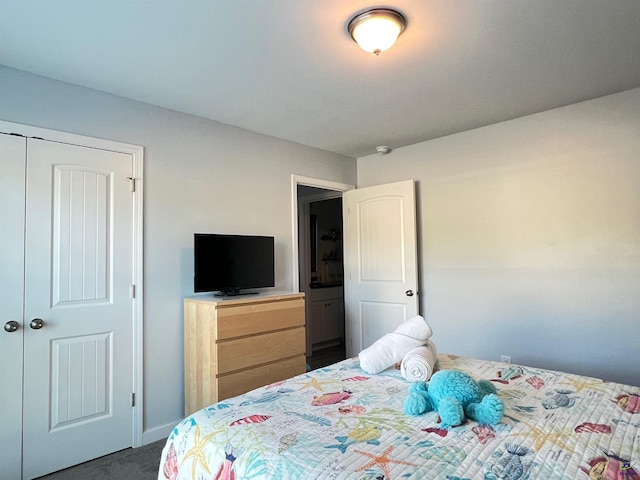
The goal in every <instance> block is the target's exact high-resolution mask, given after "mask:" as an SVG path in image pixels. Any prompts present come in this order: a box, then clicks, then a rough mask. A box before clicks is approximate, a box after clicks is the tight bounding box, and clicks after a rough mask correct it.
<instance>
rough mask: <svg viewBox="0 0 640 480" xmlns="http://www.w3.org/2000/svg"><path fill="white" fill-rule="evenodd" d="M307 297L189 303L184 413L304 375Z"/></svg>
mask: <svg viewBox="0 0 640 480" xmlns="http://www.w3.org/2000/svg"><path fill="white" fill-rule="evenodd" d="M305 346H306V342H305V316H304V293H292V294H272V295H269V294H261V295H260V296H251V297H242V298H239V299H236V298H233V299H224V300H223V299H217V298H215V297H202V296H199V297H190V298H185V300H184V368H185V415H190V414H192V413H193V412H195V411H197V410H200V409H201V408H204V407H206V406H209V405H211V404H213V403H216V402H218V401H220V400H224V399H225V398H229V397H233V396H235V395H239V394H241V393H245V392H248V391H250V390H253V389H254V388H257V387H260V386H263V385H268V384H270V383H274V382H277V381H280V380H284V379H285V378H289V377H292V376H294V375H298V374H301V373H304V372H305V370H306V356H305Z"/></svg>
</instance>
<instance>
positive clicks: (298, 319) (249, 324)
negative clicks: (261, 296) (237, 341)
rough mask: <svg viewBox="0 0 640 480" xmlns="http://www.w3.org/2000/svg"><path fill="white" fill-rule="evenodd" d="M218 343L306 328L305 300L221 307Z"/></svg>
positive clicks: (218, 314) (219, 311)
mask: <svg viewBox="0 0 640 480" xmlns="http://www.w3.org/2000/svg"><path fill="white" fill-rule="evenodd" d="M217 316H218V322H217V325H218V332H217V333H218V335H217V339H218V340H226V339H230V338H236V337H244V336H247V335H256V334H260V333H264V332H270V331H272V330H280V329H284V328H291V327H301V326H303V325H304V299H303V298H296V299H293V300H281V301H269V302H254V303H250V304H246V305H231V304H230V305H228V306H227V305H225V304H222V305H219V306H218V312H217Z"/></svg>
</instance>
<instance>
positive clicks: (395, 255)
mask: <svg viewBox="0 0 640 480" xmlns="http://www.w3.org/2000/svg"><path fill="white" fill-rule="evenodd" d="M343 217H344V220H343V221H344V257H345V258H344V262H345V263H344V268H345V273H344V290H345V330H346V332H345V333H346V348H347V356H355V355H357V354H358V353H359V352H360V351H361V350H362V349H364V348H366V347H368V346H370V345H371V344H372V343H373V342H375V341H376V340H377V339H378V338H380V337H381V336H383V335H384V334H386V333H389V332H392V331H393V330H395V328H396V327H397V326H398V325H399V324H400V323H402V322H403V321H404V320H406V319H407V318H410V317H412V316H414V315H417V314H418V304H419V302H418V268H417V240H416V211H415V186H414V182H413V180H408V181H404V182H398V183H391V184H386V185H378V186H375V187H367V188H358V189H356V190H351V191H348V192H345V193H344V195H343Z"/></svg>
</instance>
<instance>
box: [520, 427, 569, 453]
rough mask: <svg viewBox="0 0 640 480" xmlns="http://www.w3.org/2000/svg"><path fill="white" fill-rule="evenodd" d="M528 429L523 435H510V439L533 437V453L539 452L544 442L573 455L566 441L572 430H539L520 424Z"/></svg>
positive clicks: (538, 428)
mask: <svg viewBox="0 0 640 480" xmlns="http://www.w3.org/2000/svg"><path fill="white" fill-rule="evenodd" d="M522 423H523V424H524V425H526V426H527V427H528V428H529V431H526V432H523V433H510V434H509V436H510V437H531V436H533V439H534V440H533V446H534V450H535V451H539V450H540V449H541V448H542V447H543V445H544V444H545V443H546V442H548V441H549V442H551V443H552V444H553V445H555V446H557V447H560V448H562V449H564V450H567V451H568V452H571V453H574V451H573V450H572V449H571V448H570V447H569V446H568V445H567V444H568V440H570V439H571V436H572V435H573V430H571V429H570V428H569V429H566V428H565V429H563V430H551V431H549V430H548V429H547V428H540V427H537V426H535V425H530V424H528V423H527V422H522Z"/></svg>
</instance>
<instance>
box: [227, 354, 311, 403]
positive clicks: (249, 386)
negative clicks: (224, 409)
mask: <svg viewBox="0 0 640 480" xmlns="http://www.w3.org/2000/svg"><path fill="white" fill-rule="evenodd" d="M306 365H307V363H306V357H305V356H304V355H298V356H297V357H293V358H287V359H285V360H282V361H279V362H275V363H269V364H267V365H263V366H261V367H256V368H252V369H249V370H243V371H241V372H235V373H230V374H228V375H222V376H221V377H219V378H218V400H223V399H225V398H229V397H235V396H236V395H240V394H241V393H245V392H248V391H250V390H253V389H254V388H258V387H262V386H264V385H269V384H270V383H275V382H279V381H280V380H284V379H286V378H290V377H293V376H295V375H300V374H301V373H304V372H305V371H306Z"/></svg>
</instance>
